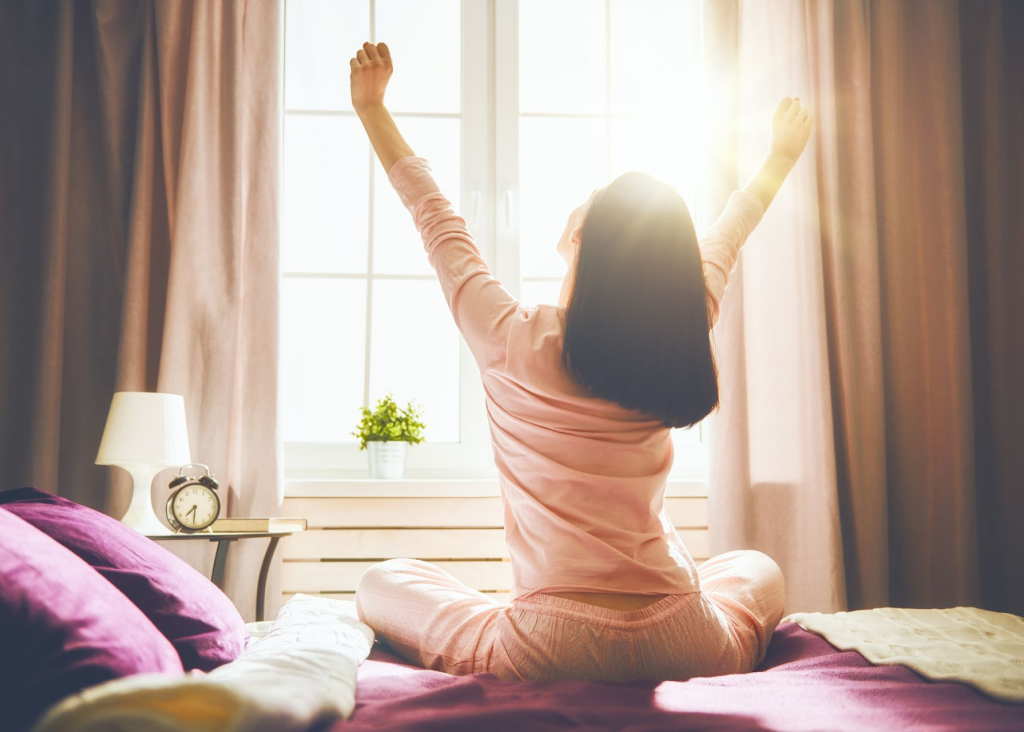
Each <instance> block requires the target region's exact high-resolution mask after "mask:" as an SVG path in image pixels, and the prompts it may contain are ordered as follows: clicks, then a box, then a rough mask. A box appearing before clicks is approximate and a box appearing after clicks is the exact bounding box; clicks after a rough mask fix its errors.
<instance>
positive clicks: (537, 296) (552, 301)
mask: <svg viewBox="0 0 1024 732" xmlns="http://www.w3.org/2000/svg"><path fill="white" fill-rule="evenodd" d="M521 291H522V297H520V300H521V301H522V303H523V304H524V305H527V306H529V305H557V304H558V296H559V294H561V292H562V281H561V280H558V281H543V280H541V281H539V282H538V281H536V280H534V281H527V282H524V283H523V286H522V290H521Z"/></svg>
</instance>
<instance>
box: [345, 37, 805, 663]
mask: <svg viewBox="0 0 1024 732" xmlns="http://www.w3.org/2000/svg"><path fill="white" fill-rule="evenodd" d="M350 64H351V69H352V73H351V90H352V104H353V107H354V108H355V110H356V112H357V113H358V115H359V118H360V119H361V120H362V122H363V126H364V127H365V129H366V133H367V135H368V136H369V138H370V142H371V143H372V145H373V148H374V150H375V151H376V153H377V156H378V157H379V158H380V162H381V163H382V164H383V166H384V169H385V171H387V172H388V177H389V180H390V181H391V183H392V185H393V186H394V187H395V190H396V191H397V192H398V195H399V196H400V197H401V199H402V202H403V203H404V204H405V206H406V207H407V208H408V209H409V211H410V212H411V213H412V215H413V218H414V220H415V223H416V226H417V228H418V229H419V231H420V232H421V234H422V236H423V243H424V245H425V247H426V251H427V256H428V258H429V260H430V263H431V264H432V266H433V267H434V269H435V270H436V272H437V276H438V279H439V280H440V283H441V287H442V289H443V290H444V295H445V298H446V299H447V301H448V305H449V307H450V308H451V312H452V315H453V316H454V318H455V322H456V325H457V326H458V327H459V330H460V331H461V332H462V334H463V336H464V337H465V339H466V342H467V344H468V345H469V348H470V349H471V351H472V353H473V355H474V357H475V359H476V361H477V364H478V365H479V367H480V371H481V374H482V377H483V384H484V389H485V392H486V396H487V411H488V418H489V421H490V427H491V438H492V441H493V444H494V454H495V461H496V464H497V467H498V472H499V482H500V485H501V494H502V499H503V503H504V507H505V537H506V542H507V544H508V550H509V555H510V557H511V560H512V570H513V578H514V579H513V588H512V600H511V604H510V605H502V604H500V603H498V602H496V601H494V600H493V599H490V598H488V597H487V596H486V595H483V594H481V593H479V592H476V591H474V590H472V589H470V588H468V587H466V586H464V585H463V584H462V583H461V582H459V581H458V580H457V579H455V578H454V577H452V576H451V575H449V574H447V573H446V572H444V571H442V570H441V569H439V568H438V567H435V566H433V565H431V564H428V563H426V562H421V561H415V560H401V559H396V560H391V561H387V562H383V563H381V564H378V565H376V566H374V567H372V568H371V569H370V570H368V571H367V572H366V574H365V576H364V577H363V580H362V582H361V583H360V585H359V589H358V591H357V593H356V602H357V606H358V609H359V615H360V617H361V618H362V619H363V620H364V621H365V622H366V623H367V624H368V625H370V626H371V627H372V628H373V629H374V630H375V631H376V632H377V636H378V638H380V639H381V640H383V641H385V642H386V643H387V644H388V645H389V646H390V647H391V648H392V649H393V650H394V651H395V652H396V653H398V654H399V655H400V656H402V657H403V658H405V659H406V660H408V661H410V662H413V663H416V664H419V665H422V666H425V667H427V668H431V669H437V670H443V671H447V672H448V673H452V674H470V673H477V672H482V671H489V672H492V673H495V674H497V675H498V676H499V677H501V678H503V679H532V680H552V679H560V678H578V679H595V680H608V681H626V680H631V679H660V680H667V679H687V678H690V677H693V676H712V675H718V674H728V673H739V672H746V671H751V670H752V669H753V668H754V667H755V666H757V664H758V663H759V662H760V661H761V660H762V659H763V658H764V654H765V651H766V649H767V646H768V642H769V640H770V639H771V635H772V632H773V631H774V629H775V627H776V625H778V623H779V620H780V619H781V617H782V611H783V601H784V600H783V598H784V590H783V579H782V573H781V572H780V571H779V568H778V566H777V565H776V564H775V562H773V561H772V560H771V559H769V558H768V557H767V556H765V555H764V554H761V553H759V552H754V551H737V552H729V553H727V554H723V555H720V556H718V557H715V558H713V559H711V560H709V561H708V562H706V563H704V564H703V565H701V567H700V568H699V569H698V568H696V567H695V565H694V562H693V559H692V558H691V557H690V553H689V552H688V551H687V549H686V546H685V545H684V544H683V542H682V541H681V540H680V538H679V536H678V534H677V533H676V532H675V529H674V528H673V527H672V523H671V522H670V520H669V519H668V516H667V515H666V513H665V511H664V492H665V481H666V476H667V475H668V472H669V469H670V468H671V466H672V441H671V439H670V428H671V427H685V426H689V425H693V424H696V423H697V422H699V421H700V420H701V419H703V418H704V417H705V416H707V415H708V414H709V413H710V412H711V411H712V410H713V409H714V408H715V407H716V406H717V404H718V385H717V372H716V368H715V361H714V356H713V351H712V347H711V341H710V336H709V329H710V327H711V326H712V325H713V324H714V323H715V321H716V320H717V318H718V312H719V303H720V302H721V299H722V294H723V292H724V290H725V285H726V279H727V277H728V275H729V273H730V272H731V271H732V269H733V267H734V266H735V263H736V257H737V254H738V251H739V248H740V246H741V245H742V244H743V242H744V240H745V239H746V238H747V235H748V234H749V233H750V232H751V230H752V229H753V228H754V226H756V225H757V223H758V221H760V219H761V216H762V214H763V212H764V208H765V207H766V206H767V205H768V204H769V203H770V202H771V200H772V198H773V197H774V196H775V193H776V192H777V191H778V189H779V186H780V185H781V184H782V181H783V179H784V178H785V177H786V175H787V174H788V172H789V170H790V169H791V168H792V166H793V164H794V163H795V161H796V159H797V158H798V157H799V155H800V153H801V152H802V151H803V148H804V146H805V145H806V143H807V139H808V137H809V135H810V129H811V124H812V120H811V117H810V115H809V113H808V111H807V109H806V108H805V107H802V106H800V103H799V100H790V99H788V98H787V99H783V100H782V102H781V103H780V104H779V107H778V109H777V110H776V112H775V115H774V116H773V119H772V132H771V150H770V153H769V155H768V157H767V159H766V161H765V163H764V166H763V167H762V169H761V171H760V172H759V173H758V175H757V176H756V177H755V178H754V180H753V181H752V182H751V184H750V185H748V186H747V188H746V189H745V190H744V191H739V192H736V193H734V194H733V195H732V197H731V199H730V200H729V204H728V206H727V207H726V210H725V212H724V213H723V214H722V216H721V218H720V219H719V220H718V222H717V223H716V224H715V225H714V226H713V227H712V229H711V231H710V232H709V233H708V234H707V235H706V236H705V237H704V238H703V239H702V240H701V241H700V243H699V245H698V241H697V237H696V234H695V232H694V228H693V223H692V221H691V220H690V215H689V212H688V210H687V208H686V204H685V203H684V202H683V200H682V198H681V197H680V196H679V194H678V193H676V192H675V191H674V190H673V189H671V188H670V187H669V186H667V185H665V184H663V183H660V182H658V181H656V180H654V179H653V178H651V177H649V176H646V175H642V174H639V173H629V174H626V175H624V176H622V177H620V178H618V179H617V180H615V181H614V182H612V183H611V184H610V185H608V186H607V187H605V188H603V189H600V190H598V191H595V192H594V194H593V195H592V196H591V197H590V200H588V201H587V202H586V203H585V204H584V205H583V206H581V207H580V208H578V209H576V211H574V212H573V213H572V215H571V216H570V217H569V221H568V223H567V225H566V227H565V231H564V232H563V234H562V236H561V238H560V240H559V242H558V251H559V253H561V255H562V256H563V257H564V258H565V259H566V261H567V262H568V264H569V270H568V274H567V275H566V278H565V283H564V285H563V287H562V293H561V298H560V304H559V305H558V306H557V307H556V306H550V305H541V306H539V307H536V308H526V307H523V306H522V305H520V304H519V303H518V302H517V301H516V299H515V298H514V297H512V295H510V294H509V292H508V291H507V290H505V288H504V287H502V285H501V283H499V282H498V281H497V280H496V279H495V278H494V277H492V276H491V274H490V272H489V271H488V269H487V265H486V264H485V263H484V261H483V259H482V258H481V257H480V253H479V251H478V250H477V248H476V246H475V245H474V244H473V239H472V236H471V235H470V233H469V231H468V230H467V229H466V224H465V221H464V220H463V219H461V218H460V217H458V216H457V215H456V214H455V213H454V212H453V210H452V206H451V204H450V203H449V202H448V200H446V199H445V197H444V196H443V195H442V194H441V192H440V191H439V190H438V188H437V186H436V184H435V183H434V180H433V178H432V177H431V173H430V168H429V167H428V165H427V162H426V161H425V160H423V159H422V158H418V157H415V156H414V154H413V151H412V150H411V149H410V148H409V146H408V145H407V144H406V142H405V140H403V139H402V136H401V135H400V134H399V132H398V128H397V127H396V126H395V123H394V120H393V119H392V118H391V115H390V114H389V113H388V111H387V109H386V108H385V107H384V90H385V88H386V86H387V82H388V79H389V78H390V76H391V71H392V64H391V54H390V52H389V51H388V48H387V46H386V45H384V44H383V43H381V44H377V45H374V44H371V43H366V44H363V48H362V50H360V51H359V52H358V53H357V55H356V58H353V59H352V60H351V61H350Z"/></svg>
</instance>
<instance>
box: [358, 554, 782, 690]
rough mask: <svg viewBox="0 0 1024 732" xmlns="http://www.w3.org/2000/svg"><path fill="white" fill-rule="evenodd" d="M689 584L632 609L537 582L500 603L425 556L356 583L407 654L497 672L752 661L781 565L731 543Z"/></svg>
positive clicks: (659, 673) (624, 677)
mask: <svg viewBox="0 0 1024 732" xmlns="http://www.w3.org/2000/svg"><path fill="white" fill-rule="evenodd" d="M698 574H699V576H700V586H701V589H700V591H699V592H692V593H688V594H684V595H669V596H667V597H665V598H663V599H661V600H659V601H658V602H656V603H654V604H653V605H650V606H648V607H645V608H642V609H640V610H630V611H621V610H608V609H605V608H601V607H596V606H594V605H589V604H586V603H581V602H575V601H573V600H566V599H564V598H560V597H553V596H551V595H545V594H534V595H531V596H529V597H526V598H524V599H519V600H513V601H512V603H511V604H508V605H506V604H502V603H499V602H497V601H496V600H494V599H493V598H490V597H488V596H487V595H484V594H481V593H479V592H477V591H475V590H472V589H470V588H468V587H466V586H465V585H463V584H462V583H461V582H459V581H458V580H457V579H455V578H454V577H452V576H451V575H450V574H448V573H447V572H445V571H444V570H442V569H440V568H439V567H435V566H434V565H432V564H428V563H427V562H421V561H419V560H415V559H392V560H389V561H387V562H382V563H380V564H377V565H374V566H373V567H371V568H370V569H369V570H367V572H366V574H365V575H364V576H363V579H362V581H361V582H360V584H359V589H358V591H357V592H356V606H357V608H358V611H359V617H360V618H361V619H362V620H363V622H365V623H366V624H367V625H369V626H370V627H371V628H373V629H374V631H375V632H376V633H377V638H378V639H379V640H382V641H384V642H385V643H387V645H388V646H390V647H391V649H392V650H393V651H394V652H395V653H397V654H398V655H399V656H401V657H402V658H403V659H405V660H406V661H409V662H410V663H414V664H416V665H419V666H423V667H425V668H429V669H435V670H438V671H446V672H448V673H450V674H456V675H465V674H473V673H479V672H483V671H488V672H491V673H494V674H496V675H497V676H498V677H500V678H502V679H509V680H511V679H529V680H535V681H550V680H555V679H565V678H572V679H590V680H600V681H630V680H634V679H654V680H684V679H688V678H692V677H695V676H719V675H722V674H732V673H744V672H747V671H752V670H753V669H754V668H755V667H756V666H757V665H758V664H759V663H760V662H761V660H762V659H763V658H764V655H765V652H766V650H767V648H768V642H769V641H770V640H771V636H772V632H773V631H774V630H775V627H776V626H777V625H778V624H779V621H780V620H781V619H782V610H783V604H784V597H785V591H784V583H783V579H782V572H781V571H780V570H779V567H778V565H777V564H775V562H774V561H773V560H772V559H770V558H769V557H768V556H766V555H764V554H762V553H760V552H756V551H734V552H728V553H726V554H721V555H719V556H717V557H714V558H713V559H710V560H708V561H707V562H705V563H704V564H703V565H701V566H700V567H699V568H698Z"/></svg>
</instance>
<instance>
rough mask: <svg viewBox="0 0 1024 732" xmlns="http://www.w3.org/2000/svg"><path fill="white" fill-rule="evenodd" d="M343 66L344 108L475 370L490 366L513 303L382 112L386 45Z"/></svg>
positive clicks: (367, 49) (425, 166) (501, 346)
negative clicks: (346, 78)
mask: <svg viewBox="0 0 1024 732" xmlns="http://www.w3.org/2000/svg"><path fill="white" fill-rule="evenodd" d="M349 64H350V66H351V67H352V77H351V79H352V107H353V108H354V109H355V110H356V113H357V114H358V115H359V119H360V120H361V121H362V123H363V127H364V128H365V129H366V134H367V136H369V138H370V143H371V144H372V145H373V149H374V151H375V152H376V153H377V157H378V158H380V162H381V165H383V166H384V170H385V171H386V172H387V174H388V180H389V181H390V182H391V185H392V186H393V187H394V189H395V191H396V192H397V193H398V195H399V197H400V198H401V199H402V203H403V204H404V205H405V207H406V209H407V210H408V211H409V213H410V214H412V218H413V222H414V223H415V225H416V228H417V230H419V232H420V236H421V237H422V238H423V248H424V250H425V251H426V253H427V258H428V260H429V261H430V264H431V266H433V268H434V271H435V272H436V273H437V279H438V281H439V282H440V283H441V290H442V291H443V292H444V297H445V300H447V302H448V307H449V309H451V312H452V317H453V318H454V319H455V325H456V326H457V327H458V328H459V330H460V331H461V332H462V335H463V337H464V338H465V339H466V343H467V344H468V345H469V349H470V351H472V352H473V356H474V357H475V358H476V361H477V363H478V364H479V365H480V369H481V370H486V369H488V368H492V367H495V366H497V365H499V364H501V363H502V362H504V360H505V347H506V343H507V340H508V339H507V335H508V328H509V323H510V322H511V320H512V316H513V314H514V313H515V311H516V308H517V307H518V305H519V303H518V302H517V301H516V299H515V298H514V297H512V295H511V294H510V293H509V292H508V290H506V289H505V288H504V287H502V286H501V283H500V282H498V280H496V279H495V278H494V277H493V276H491V273H490V270H489V269H488V268H487V263H486V262H484V260H483V257H481V256H480V251H479V250H478V249H477V247H476V244H475V243H474V241H473V236H472V234H470V232H469V229H468V228H467V226H466V222H465V220H463V218H462V217H461V216H459V215H458V214H456V213H455V210H454V208H453V207H452V204H451V202H450V201H449V200H448V199H447V198H445V196H444V194H443V193H442V192H441V190H440V189H439V188H438V187H437V183H436V182H435V181H434V176H433V174H432V172H431V170H430V165H429V163H427V161H426V160H424V159H423V158H419V157H415V155H414V153H413V151H412V148H411V147H409V144H408V143H407V142H406V141H405V140H404V139H403V138H402V135H401V133H400V132H399V131H398V126H397V125H396V124H395V121H394V120H393V119H392V118H391V115H390V114H389V113H388V110H387V109H386V108H385V107H384V90H385V89H386V88H387V84H388V79H390V78H391V70H392V66H391V52H390V51H389V50H388V47H387V46H386V45H384V44H383V43H378V44H377V45H374V44H372V43H364V44H363V48H362V50H361V51H359V53H358V54H356V57H355V58H354V59H352V60H351V61H350V62H349Z"/></svg>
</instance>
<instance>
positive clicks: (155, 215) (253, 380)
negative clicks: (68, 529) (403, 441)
mask: <svg viewBox="0 0 1024 732" xmlns="http://www.w3.org/2000/svg"><path fill="white" fill-rule="evenodd" d="M280 23H281V7H280V3H279V2H256V1H253V0H248V1H246V0H233V1H230V2H218V3H206V2H175V3H165V2H156V1H150V2H135V1H134V0H93V1H92V2H71V1H67V2H61V3H32V2H14V3H5V4H3V5H2V7H0V60H2V67H3V70H2V72H0V73H2V76H0V80H2V83H3V87H2V91H3V98H4V99H5V100H8V101H12V103H10V104H7V105H5V106H6V112H5V113H4V117H2V118H0V124H2V126H0V130H2V134H0V137H2V138H3V141H2V142H0V145H2V150H3V152H2V154H3V166H2V168H3V173H2V177H0V242H2V246H3V256H2V257H0V283H2V288H3V292H2V294H0V298H2V300H0V313H2V315H0V350H2V354H3V355H2V356H0V385H2V391H3V400H4V404H3V411H2V414H0V455H2V456H3V459H2V461H0V479H2V482H0V485H2V487H15V486H17V485H27V484H32V485H36V486H39V487H40V488H43V489H45V490H49V491H52V492H55V493H59V494H61V495H65V496H67V497H69V498H72V499H73V500H76V501H79V502H81V503H84V504H86V505H90V506H92V507H94V508H98V509H101V510H105V511H107V512H108V513H110V514H111V515H114V516H119V515H120V514H121V513H123V511H124V510H125V508H126V507H127V503H128V499H129V496H130V492H131V481H130V478H128V476H127V474H126V473H124V471H121V470H119V469H117V468H106V467H100V466H96V465H94V464H93V463H94V460H95V457H96V450H97V447H98V445H99V439H100V436H101V434H102V431H103V425H104V423H105V420H106V415H107V411H108V409H109V406H110V399H111V396H112V394H113V392H114V391H119V390H138V391H163V392H171V393H176V394H181V395H183V396H184V398H185V405H186V414H187V420H188V427H189V438H190V443H191V448H192V456H193V459H194V460H196V461H199V462H204V463H208V464H209V465H210V466H211V468H212V469H213V471H214V472H215V473H216V474H217V477H218V479H219V480H220V481H221V489H220V493H221V496H222V501H224V503H225V506H226V510H227V512H229V513H231V514H232V515H273V513H274V512H275V511H276V509H277V508H278V507H279V505H280V503H281V498H282V495H281V491H282V480H281V465H280V456H279V454H278V450H279V447H278V441H277V432H276V431H277V332H278V322H277V321H278V315H277V302H278V297H277V288H278V284H277V281H278V264H277V256H278V254H277V249H278V246H277V237H278V222H277V186H278V135H279V130H278V127H279V119H280V115H279V111H278V110H279V100H278V95H279V78H278V77H279V66H280V60H281V48H280V35H281V34H280ZM164 477H166V474H165V475H162V476H161V477H160V478H158V479H157V480H156V481H155V482H154V488H153V497H154V506H155V508H156V510H157V512H158V513H162V512H163V505H164V503H165V501H166V498H167V491H166V482H167V481H166V480H164ZM189 544H192V542H189ZM169 546H170V545H169ZM172 548H174V549H175V550H176V551H178V552H179V553H184V554H186V555H192V556H189V558H190V559H192V560H194V561H197V563H198V562H199V561H204V562H205V561H208V558H207V557H205V556H203V557H199V556H198V555H199V554H200V551H199V548H195V547H194V548H192V549H191V550H183V548H182V547H181V546H179V545H175V546H173V547H172ZM261 552H262V547H249V546H247V543H246V542H242V543H239V544H238V546H237V547H236V548H235V549H234V550H233V551H232V553H231V556H230V557H229V562H230V563H231V565H233V567H234V569H232V568H229V572H228V577H229V581H230V582H231V584H229V588H228V589H229V594H231V595H232V598H233V599H235V601H236V602H237V603H238V604H239V606H240V608H241V609H242V610H243V614H246V608H251V607H252V606H253V603H254V600H255V594H254V592H255V588H254V586H253V585H254V584H255V583H254V582H253V581H252V578H251V574H252V572H251V571H242V569H240V568H249V569H252V568H253V562H255V561H257V560H258V559H259V558H261V556H260V554H261ZM201 553H202V554H203V555H206V554H209V549H208V548H207V547H202V548H201ZM268 595H270V596H271V599H273V597H274V596H276V593H274V592H272V591H271V592H268ZM276 604H277V603H276V602H273V601H272V602H271V603H269V605H270V607H269V609H270V610H271V611H273V610H274V608H275V607H276ZM248 614H250V615H251V610H250V611H249V612H248Z"/></svg>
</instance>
